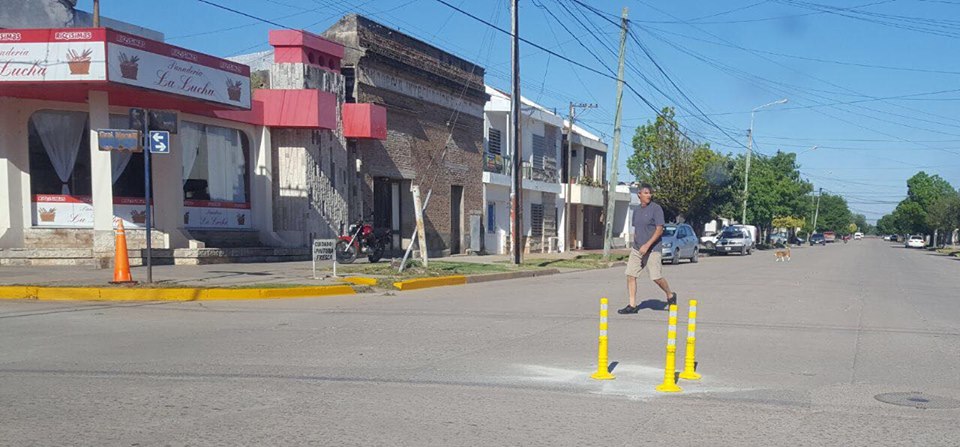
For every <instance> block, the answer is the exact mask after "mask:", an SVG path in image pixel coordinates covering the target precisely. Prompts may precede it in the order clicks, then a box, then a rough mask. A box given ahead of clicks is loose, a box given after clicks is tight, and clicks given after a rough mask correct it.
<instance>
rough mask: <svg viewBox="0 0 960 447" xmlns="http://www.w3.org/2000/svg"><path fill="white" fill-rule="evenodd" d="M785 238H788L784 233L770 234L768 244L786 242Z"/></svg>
mask: <svg viewBox="0 0 960 447" xmlns="http://www.w3.org/2000/svg"><path fill="white" fill-rule="evenodd" d="M787 239H789V237H788V236H787V234H786V233H773V234H771V235H770V244H771V245H777V244H786V243H787Z"/></svg>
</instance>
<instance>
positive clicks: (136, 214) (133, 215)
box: [130, 211, 147, 224]
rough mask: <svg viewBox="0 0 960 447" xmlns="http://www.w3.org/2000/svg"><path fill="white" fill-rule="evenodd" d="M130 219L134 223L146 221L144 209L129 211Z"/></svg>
mask: <svg viewBox="0 0 960 447" xmlns="http://www.w3.org/2000/svg"><path fill="white" fill-rule="evenodd" d="M130 221H131V222H133V223H135V224H145V223H147V212H146V211H130Z"/></svg>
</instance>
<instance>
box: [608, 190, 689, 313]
mask: <svg viewBox="0 0 960 447" xmlns="http://www.w3.org/2000/svg"><path fill="white" fill-rule="evenodd" d="M637 197H638V198H639V199H640V206H639V207H637V208H634V210H633V250H631V251H630V260H629V261H627V271H626V274H627V292H628V293H629V294H630V304H627V307H624V308H623V309H620V310H618V311H617V313H621V314H635V313H637V311H638V310H640V309H639V308H637V277H639V276H640V274H641V273H642V272H644V271H646V272H647V275H649V276H650V279H652V280H653V282H655V283H656V284H657V285H658V286H660V289H661V290H663V293H665V294H666V296H667V309H669V308H670V305H671V304H677V294H676V293H673V292H672V291H671V290H670V284H667V280H666V279H664V278H663V265H662V264H661V262H660V236H661V235H662V234H663V208H661V207H660V205H658V204H657V203H655V202H654V201H653V187H652V186H650V185H648V184H646V183H644V184H642V185H640V189H639V190H638V191H637Z"/></svg>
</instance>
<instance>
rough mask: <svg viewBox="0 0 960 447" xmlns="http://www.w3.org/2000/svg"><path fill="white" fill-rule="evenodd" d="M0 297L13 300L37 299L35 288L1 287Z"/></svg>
mask: <svg viewBox="0 0 960 447" xmlns="http://www.w3.org/2000/svg"><path fill="white" fill-rule="evenodd" d="M0 297H4V298H11V299H15V300H25V299H34V298H36V297H37V288H36V287H27V286H3V287H0Z"/></svg>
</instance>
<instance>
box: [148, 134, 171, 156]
mask: <svg viewBox="0 0 960 447" xmlns="http://www.w3.org/2000/svg"><path fill="white" fill-rule="evenodd" d="M150 153H151V154H169V153H170V132H167V131H165V130H151V131H150Z"/></svg>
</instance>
